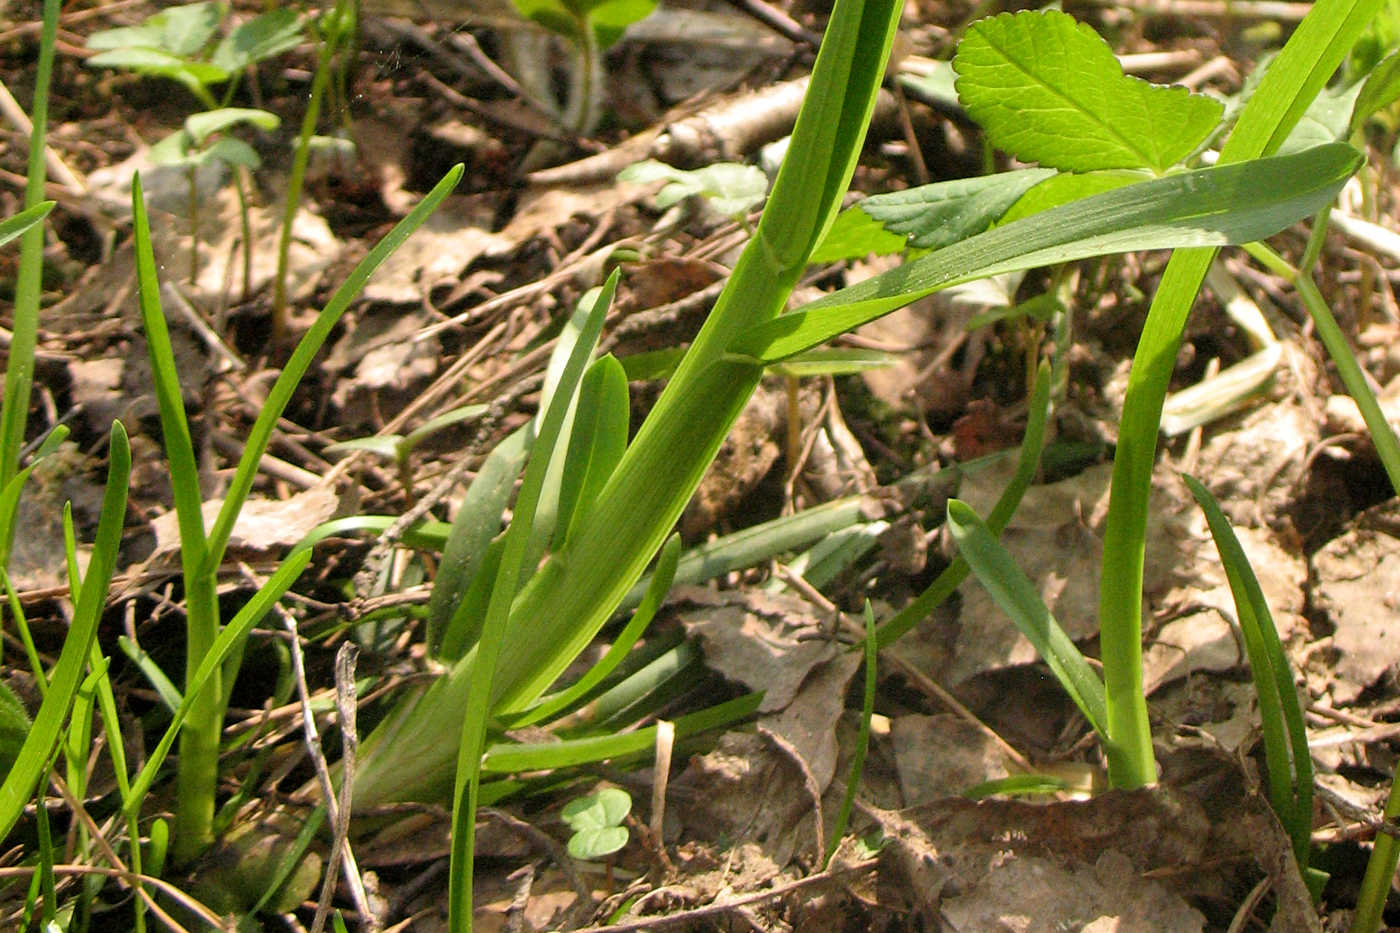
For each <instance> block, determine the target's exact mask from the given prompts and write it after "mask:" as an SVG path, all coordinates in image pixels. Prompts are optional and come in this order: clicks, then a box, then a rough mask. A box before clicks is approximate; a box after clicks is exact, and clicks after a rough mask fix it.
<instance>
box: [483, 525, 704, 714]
mask: <svg viewBox="0 0 1400 933" xmlns="http://www.w3.org/2000/svg"><path fill="white" fill-rule="evenodd" d="M680 555H681V539H680V536H679V535H672V536H671V537H670V538H669V539H668V540H667V541H666V543H665V544H664V545H662V548H661V555H660V556H659V557H657V559H656V570H655V571H654V572H653V573H652V575H651V579H650V581H649V584H648V586H647V590H646V595H644V596H643V597H642V601H641V604H640V605H639V606H638V607H637V611H636V612H634V613H632V618H631V619H630V620H629V621H628V623H627V625H626V627H625V628H623V630H622V631H621V632H620V633H618V636H617V638H616V639H615V640H614V641H613V643H612V645H611V646H610V647H609V648H608V650H607V653H606V654H604V655H603V657H602V658H601V659H599V661H598V663H597V664H595V665H593V666H592V667H590V668H589V669H588V672H587V673H585V674H584V675H583V676H582V677H580V678H579V679H578V680H577V681H576V682H575V683H573V684H571V685H569V686H568V687H567V688H565V689H564V690H561V691H560V692H558V693H556V694H553V695H551V696H547V697H545V698H544V699H542V700H541V701H540V702H539V703H538V704H537V705H535V706H533V707H531V708H530V709H528V710H526V711H525V712H524V713H523V714H521V715H520V716H517V717H513V718H512V719H511V721H510V726H511V727H512V728H519V727H520V726H527V725H530V724H531V723H536V722H540V721H542V720H546V719H552V718H553V717H555V716H557V715H559V714H560V713H562V712H564V711H565V710H567V709H570V708H571V707H573V706H574V705H575V704H576V703H578V702H579V701H580V700H582V699H583V698H584V697H586V696H588V694H589V693H590V692H592V690H593V689H594V688H595V687H597V686H598V684H600V683H602V681H603V678H605V677H607V676H608V675H609V674H611V673H612V672H613V671H614V670H616V669H617V666H618V665H619V664H621V663H622V661H623V659H624V658H626V657H627V655H628V652H630V651H631V650H632V646H633V645H635V644H636V643H637V639H639V638H641V637H642V633H643V632H644V631H646V628H647V626H648V625H650V624H651V620H652V619H653V618H655V616H656V610H658V609H660V608H661V603H662V602H663V601H664V600H665V599H666V594H667V593H668V592H670V589H671V581H672V580H674V579H675V576H676V565H677V564H678V563H679V562H680Z"/></svg>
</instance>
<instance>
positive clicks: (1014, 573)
mask: <svg viewBox="0 0 1400 933" xmlns="http://www.w3.org/2000/svg"><path fill="white" fill-rule="evenodd" d="M948 529H949V530H950V531H951V532H952V533H953V540H954V541H956V542H957V543H958V551H959V552H960V553H961V554H962V555H963V557H965V558H967V563H968V565H969V566H970V567H972V572H973V573H975V574H977V579H978V580H980V581H981V582H982V585H983V586H984V587H986V589H987V592H988V593H990V594H991V596H992V599H994V600H996V603H997V605H998V606H1000V607H1001V608H1002V611H1003V612H1005V613H1006V614H1007V615H1008V616H1010V617H1011V620H1012V621H1013V622H1015V623H1016V628H1018V629H1020V631H1021V634H1022V635H1025V636H1026V638H1027V639H1028V640H1029V641H1030V643H1031V644H1032V645H1033V646H1035V650H1036V653H1037V654H1039V655H1040V657H1041V658H1042V659H1043V660H1044V661H1045V663H1046V665H1048V666H1049V668H1050V671H1051V673H1053V674H1054V675H1055V677H1056V679H1058V680H1059V681H1060V685H1061V686H1063V687H1064V688H1065V692H1066V693H1068V694H1069V696H1070V699H1072V700H1073V701H1074V705H1075V706H1078V707H1079V710H1080V712H1082V713H1083V714H1084V718H1085V719H1087V720H1089V725H1091V726H1093V727H1094V731H1095V732H1097V733H1098V734H1099V736H1100V738H1101V739H1103V740H1104V746H1105V748H1106V749H1107V751H1108V753H1109V755H1110V757H1111V756H1112V755H1113V748H1112V746H1111V745H1110V744H1109V741H1108V707H1107V703H1106V701H1105V699H1104V687H1103V681H1101V680H1099V675H1098V674H1096V673H1094V669H1093V668H1092V667H1090V666H1089V662H1088V661H1086V660H1084V655H1083V654H1081V653H1080V652H1079V649H1078V648H1077V647H1075V644H1074V642H1073V641H1071V640H1070V637H1069V636H1068V635H1066V634H1065V630H1064V629H1062V628H1060V624H1059V623H1058V622H1056V621H1055V617H1054V616H1052V615H1051V614H1050V612H1049V610H1047V609H1046V608H1045V603H1043V602H1041V599H1040V594H1039V593H1037V592H1036V589H1035V585H1034V584H1033V583H1031V581H1030V579H1029V578H1027V577H1026V575H1025V574H1024V573H1023V572H1022V571H1021V568H1020V567H1018V566H1016V562H1015V561H1014V560H1013V559H1012V558H1011V555H1010V554H1009V553H1007V551H1006V548H1004V547H1002V546H1001V543H1000V542H999V541H997V539H996V538H995V537H993V535H992V532H991V530H990V529H989V528H987V526H986V525H985V524H983V522H982V520H981V519H980V518H978V517H977V513H976V512H974V511H973V510H972V508H971V507H970V506H968V504H967V503H965V502H962V501H960V500H958V499H950V500H949V501H948Z"/></svg>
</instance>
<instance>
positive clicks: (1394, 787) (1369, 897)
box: [1351, 782, 1400, 933]
mask: <svg viewBox="0 0 1400 933" xmlns="http://www.w3.org/2000/svg"><path fill="white" fill-rule="evenodd" d="M1384 815H1385V819H1386V820H1387V821H1391V822H1393V821H1394V820H1395V818H1396V817H1397V816H1400V782H1395V783H1392V784H1391V785H1390V796H1389V797H1387V798H1386V801H1385V814H1384ZM1397 862H1400V839H1396V838H1395V837H1394V836H1392V835H1390V834H1389V833H1377V834H1376V843H1375V848H1373V849H1372V850H1371V858H1370V860H1369V861H1367V862H1366V875H1365V877H1363V878H1362V879H1361V892H1360V893H1359V894H1358V895H1357V898H1356V917H1355V919H1354V920H1352V923H1351V933H1376V931H1377V930H1379V929H1380V928H1381V915H1382V914H1383V913H1384V912H1385V901H1386V898H1387V897H1388V896H1389V894H1390V883H1391V880H1392V879H1393V878H1394V877H1395V866H1396V863H1397Z"/></svg>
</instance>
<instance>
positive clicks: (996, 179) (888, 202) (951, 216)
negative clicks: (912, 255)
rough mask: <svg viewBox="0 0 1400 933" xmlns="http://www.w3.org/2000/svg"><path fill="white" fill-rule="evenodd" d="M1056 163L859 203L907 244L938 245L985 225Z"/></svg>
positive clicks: (876, 196)
mask: <svg viewBox="0 0 1400 933" xmlns="http://www.w3.org/2000/svg"><path fill="white" fill-rule="evenodd" d="M1054 174H1055V171H1054V169H1048V168H1028V169H1022V170H1020V171H1016V172H1000V173H998V174H995V175H982V176H979V177H977V178H958V179H954V180H953V181H941V182H938V183H936V184H932V185H921V186H920V187H918V188H910V189H908V190H907V191H896V192H893V193H891V194H876V195H872V196H870V197H868V198H866V199H865V200H864V201H861V202H860V204H858V205H857V207H859V208H860V209H861V210H862V211H864V212H865V213H867V214H869V215H870V216H871V217H872V218H874V219H875V220H877V221H879V222H880V223H881V224H883V225H884V227H885V229H886V230H889V231H890V232H891V233H899V234H903V235H904V236H906V237H907V238H908V241H909V245H910V246H914V247H917V248H920V249H938V248H940V247H943V246H947V245H948V244H950V243H956V242H958V241H959V240H965V239H967V238H968V237H970V236H972V235H973V234H976V233H981V232H982V231H983V230H986V229H987V228H988V227H990V226H991V225H992V223H993V222H994V221H996V220H997V219H998V218H999V217H1001V215H1002V214H1004V213H1006V210H1007V208H1009V207H1011V205H1012V204H1015V203H1016V200H1017V199H1018V198H1020V197H1021V196H1022V195H1024V194H1025V193H1026V192H1027V191H1028V190H1029V189H1030V188H1032V187H1033V186H1035V185H1037V184H1039V183H1041V182H1043V181H1045V180H1046V179H1048V178H1050V177H1051V176H1053V175H1054Z"/></svg>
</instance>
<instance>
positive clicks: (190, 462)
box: [131, 173, 213, 639]
mask: <svg viewBox="0 0 1400 933" xmlns="http://www.w3.org/2000/svg"><path fill="white" fill-rule="evenodd" d="M131 211H132V217H133V220H134V225H135V234H134V238H135V241H136V283H137V296H138V298H139V301H140V305H141V326H142V328H143V329H144V330H145V332H146V351H147V353H148V355H149V357H150V362H151V381H152V382H153V383H154V388H155V393H156V405H157V408H158V410H159V413H160V429H161V436H162V445H163V446H164V448H165V458H166V460H167V461H168V463H169V471H168V472H169V475H170V486H171V490H172V491H173V493H174V499H175V515H176V518H177V519H178V522H179V529H180V562H181V564H182V566H183V568H184V573H185V578H186V580H187V581H189V580H192V579H193V578H194V576H195V574H196V573H197V572H198V570H199V568H200V565H201V564H202V563H203V561H204V548H205V535H204V517H203V515H202V514H201V512H200V507H201V505H202V504H203V497H202V496H201V495H200V491H199V462H198V461H197V460H196V459H195V455H194V445H193V443H192V442H191V441H190V428H189V423H188V421H186V419H185V399H184V394H183V393H182V392H181V390H180V376H179V373H178V372H177V370H176V366H175V349H174V347H172V346H171V344H170V331H169V329H168V328H167V327H166V324H165V313H164V312H163V311H162V310H161V304H160V282H159V281H158V280H157V277H156V260H155V253H154V251H153V249H152V247H151V227H150V223H149V221H148V219H147V217H146V198H145V194H144V192H143V191H142V188H141V175H140V173H137V174H136V175H134V176H133V177H132V179H131ZM210 638H211V639H212V638H213V636H212V635H211V636H210Z"/></svg>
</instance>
